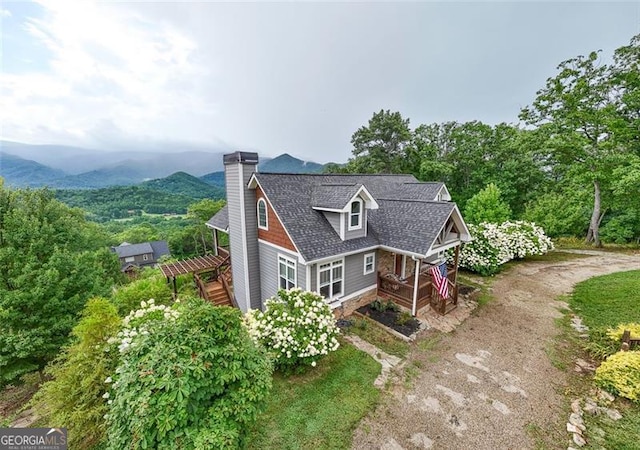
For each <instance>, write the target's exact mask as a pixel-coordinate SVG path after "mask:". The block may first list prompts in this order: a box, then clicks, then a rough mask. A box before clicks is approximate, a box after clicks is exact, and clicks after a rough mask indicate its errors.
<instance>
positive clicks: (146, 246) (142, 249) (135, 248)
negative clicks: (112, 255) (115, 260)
mask: <svg viewBox="0 0 640 450" xmlns="http://www.w3.org/2000/svg"><path fill="white" fill-rule="evenodd" d="M113 251H114V252H116V253H117V254H118V256H119V257H120V258H127V257H129V256H136V255H144V254H145V253H153V248H151V244H150V243H148V242H143V243H142V244H128V245H118V246H117V247H113Z"/></svg>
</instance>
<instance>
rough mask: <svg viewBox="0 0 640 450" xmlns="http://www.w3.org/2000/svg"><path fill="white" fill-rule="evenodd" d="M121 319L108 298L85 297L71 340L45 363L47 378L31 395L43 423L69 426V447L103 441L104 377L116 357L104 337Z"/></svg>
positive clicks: (108, 373)
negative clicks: (49, 377) (62, 349)
mask: <svg viewBox="0 0 640 450" xmlns="http://www.w3.org/2000/svg"><path fill="white" fill-rule="evenodd" d="M121 322H122V320H121V319H120V317H118V313H117V311H116V308H115V307H114V306H113V305H112V304H111V303H109V301H108V300H106V299H102V298H94V299H91V300H89V301H88V302H87V306H86V307H85V309H84V311H83V312H82V318H81V320H80V322H79V323H78V325H76V326H75V327H74V329H73V332H72V335H73V337H74V339H75V340H74V342H73V343H72V344H71V345H70V346H69V347H67V348H66V349H65V350H64V351H63V352H62V353H61V354H60V356H58V358H57V359H56V360H55V361H54V362H53V363H52V364H51V365H49V367H47V369H46V372H47V373H48V374H49V375H50V376H51V377H52V378H53V379H52V380H51V381H48V382H46V383H45V384H44V385H42V387H41V389H40V391H39V392H38V393H37V394H36V396H35V397H34V399H33V401H32V403H33V405H34V409H35V410H36V412H37V414H38V415H39V416H40V417H41V418H42V421H43V423H45V424H46V426H65V427H67V428H68V429H69V448H79V449H85V448H94V447H95V446H97V445H98V444H100V443H101V442H103V441H104V438H105V431H106V430H105V423H104V418H103V416H104V414H106V412H107V405H106V404H105V402H104V400H103V399H102V395H103V394H104V393H105V389H106V387H107V386H106V385H105V383H104V380H105V379H106V378H107V377H108V376H109V375H110V374H112V373H113V371H114V370H115V367H116V365H117V361H118V359H117V358H118V356H117V352H115V351H113V350H111V351H108V350H110V345H109V344H108V339H109V338H111V337H112V336H114V335H115V334H116V332H117V331H118V330H119V329H120V326H121Z"/></svg>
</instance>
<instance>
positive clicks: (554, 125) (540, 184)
mask: <svg viewBox="0 0 640 450" xmlns="http://www.w3.org/2000/svg"><path fill="white" fill-rule="evenodd" d="M603 56H604V55H602V54H601V53H600V52H597V51H594V52H591V53H589V54H588V55H586V56H577V57H575V58H571V59H569V60H567V61H564V62H562V63H560V64H559V66H558V68H557V73H556V74H555V75H554V76H552V77H550V78H549V79H548V80H547V82H546V84H545V86H543V87H542V88H541V89H540V90H539V91H538V92H537V93H536V97H535V100H534V101H533V103H532V104H531V105H529V106H527V107H525V108H523V109H522V111H521V112H520V115H519V120H520V122H519V123H517V124H508V123H501V124H498V125H490V124H485V123H482V122H479V121H471V122H464V123H460V122H455V121H451V122H445V123H434V124H420V125H418V126H415V127H412V126H411V125H410V119H409V118H405V117H403V115H402V114H401V112H392V111H390V110H381V111H379V112H377V113H375V114H374V115H373V117H372V118H371V119H370V120H369V123H368V124H367V125H364V126H362V127H361V128H359V129H358V130H357V131H356V132H355V133H354V134H353V136H352V139H351V143H352V145H353V156H352V158H351V159H350V160H349V162H348V163H347V164H346V165H337V164H331V165H328V166H327V167H325V171H327V172H350V173H358V172H361V173H381V172H384V173H412V174H414V175H415V176H416V177H417V178H418V179H420V180H429V181H436V180H439V181H443V182H445V183H446V185H447V187H448V188H449V191H450V192H451V193H452V196H453V199H454V200H455V201H456V202H457V203H458V205H459V207H460V209H461V210H462V211H463V212H464V210H465V206H466V204H467V202H468V201H469V199H471V198H472V197H473V196H474V195H475V194H477V193H478V192H480V191H481V190H483V189H485V188H486V187H487V186H488V185H490V184H494V185H495V186H497V188H498V189H499V193H500V196H501V199H502V200H504V201H505V202H506V203H507V205H508V206H509V208H510V211H511V215H512V218H514V219H520V218H522V219H526V220H530V221H533V222H536V223H537V224H539V225H541V226H542V227H543V228H544V229H545V231H546V232H547V234H549V235H550V236H552V237H567V236H568V237H582V238H584V239H585V241H586V242H587V243H593V244H595V245H596V246H600V245H601V244H602V242H603V241H604V242H609V243H618V244H623V243H638V242H639V240H640V68H639V63H640V36H635V37H633V38H632V39H631V42H630V44H629V45H626V46H623V47H620V48H618V49H617V50H615V52H614V54H613V55H606V56H607V58H608V59H611V60H612V62H611V63H609V64H607V63H605V62H604V61H603V60H604V58H603ZM610 56H612V57H611V58H609V57H610ZM514 119H515V118H514Z"/></svg>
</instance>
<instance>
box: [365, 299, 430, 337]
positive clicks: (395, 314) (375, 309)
mask: <svg viewBox="0 0 640 450" xmlns="http://www.w3.org/2000/svg"><path fill="white" fill-rule="evenodd" d="M357 311H358V312H359V313H360V314H362V315H363V316H367V317H369V318H371V319H373V320H375V321H376V322H379V323H381V324H383V325H384V326H386V327H389V328H391V329H392V330H395V331H397V332H398V333H400V334H403V335H404V336H407V337H409V336H411V335H412V334H413V333H415V332H416V331H418V329H419V328H420V322H419V321H418V320H416V319H415V318H414V317H413V316H412V315H411V313H410V312H408V311H403V310H400V308H399V307H398V305H396V304H395V303H393V302H392V301H390V300H380V299H378V300H374V301H373V302H372V303H370V304H368V305H365V306H362V307H360V308H358V309H357Z"/></svg>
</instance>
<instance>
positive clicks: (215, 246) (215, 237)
mask: <svg viewBox="0 0 640 450" xmlns="http://www.w3.org/2000/svg"><path fill="white" fill-rule="evenodd" d="M213 254H214V255H215V256H218V230H217V229H215V228H214V229H213Z"/></svg>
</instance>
